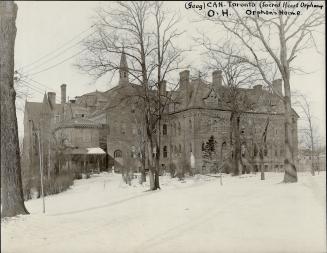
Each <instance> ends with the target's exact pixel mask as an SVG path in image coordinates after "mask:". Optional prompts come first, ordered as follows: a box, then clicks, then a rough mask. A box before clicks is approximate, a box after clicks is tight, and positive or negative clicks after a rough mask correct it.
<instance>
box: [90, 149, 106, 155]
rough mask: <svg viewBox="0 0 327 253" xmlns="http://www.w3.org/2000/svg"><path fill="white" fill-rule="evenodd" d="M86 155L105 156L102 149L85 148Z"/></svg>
mask: <svg viewBox="0 0 327 253" xmlns="http://www.w3.org/2000/svg"><path fill="white" fill-rule="evenodd" d="M87 153H88V154H105V153H106V152H104V151H103V149H102V148H87Z"/></svg>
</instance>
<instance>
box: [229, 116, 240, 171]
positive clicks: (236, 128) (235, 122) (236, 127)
mask: <svg viewBox="0 0 327 253" xmlns="http://www.w3.org/2000/svg"><path fill="white" fill-rule="evenodd" d="M231 123H232V131H233V133H234V134H233V135H234V152H233V165H234V166H233V175H234V176H237V175H239V173H240V164H241V142H240V116H238V115H237V114H234V113H232V116H231Z"/></svg>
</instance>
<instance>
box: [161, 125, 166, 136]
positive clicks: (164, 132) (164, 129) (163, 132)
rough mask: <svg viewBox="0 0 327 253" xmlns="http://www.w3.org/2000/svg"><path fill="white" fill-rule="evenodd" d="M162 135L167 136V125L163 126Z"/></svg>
mask: <svg viewBox="0 0 327 253" xmlns="http://www.w3.org/2000/svg"><path fill="white" fill-rule="evenodd" d="M162 134H163V135H167V124H163V126H162Z"/></svg>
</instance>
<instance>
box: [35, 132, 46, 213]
mask: <svg viewBox="0 0 327 253" xmlns="http://www.w3.org/2000/svg"><path fill="white" fill-rule="evenodd" d="M36 134H37V139H38V142H39V157H40V176H41V196H42V202H43V213H45V202H44V192H43V166H42V165H43V164H42V152H41V140H40V129H38V130H36Z"/></svg>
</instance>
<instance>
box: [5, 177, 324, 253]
mask: <svg viewBox="0 0 327 253" xmlns="http://www.w3.org/2000/svg"><path fill="white" fill-rule="evenodd" d="M325 177H326V174H325V173H320V174H319V175H316V176H314V177H312V176H311V175H310V174H306V173H299V182H298V183H296V184H281V183H280V182H281V180H282V179H283V174H282V173H266V180H264V181H261V180H260V174H256V175H243V176H239V177H231V176H229V175H224V177H223V185H222V186H221V185H220V183H219V178H216V177H208V176H200V175H196V176H194V177H187V178H186V179H185V180H184V181H179V180H178V179H170V178H169V177H168V176H162V177H160V180H161V190H158V191H154V192H151V191H147V189H148V185H147V184H146V185H143V186H142V185H139V184H138V180H137V179H134V180H133V181H132V186H128V185H126V184H124V183H123V182H122V179H121V175H119V174H111V173H102V174H99V175H94V176H92V177H91V178H90V179H81V180H77V181H75V183H74V185H73V187H72V188H71V189H70V190H68V191H66V192H63V193H60V194H57V195H53V196H49V197H46V200H45V201H46V213H45V214H42V200H41V199H34V200H30V201H27V202H26V206H27V208H28V210H29V211H30V212H31V215H25V216H18V217H16V218H11V219H8V220H5V221H2V223H1V242H2V244H1V252H6V253H10V252H13V253H19V252H33V253H38V252H42V253H48V252H51V253H52V252H61V253H64V252H67V253H68V252H69V253H74V252H100V253H101V252H110V253H111V252H112V253H116V252H133V253H138V252H139V253H143V252H145V253H146V252H156V253H161V252H163V253H164V252H178V253H179V252H185V253H186V252H190V253H193V252H194V253H195V252H204V253H205V252H227V253H228V252H260V253H261V252H283V253H284V252H292V253H293V252H306V253H307V252H309V253H314V252H326V228H325V227H326V215H325V213H326V207H325V201H326V195H325V188H326V180H325Z"/></svg>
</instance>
